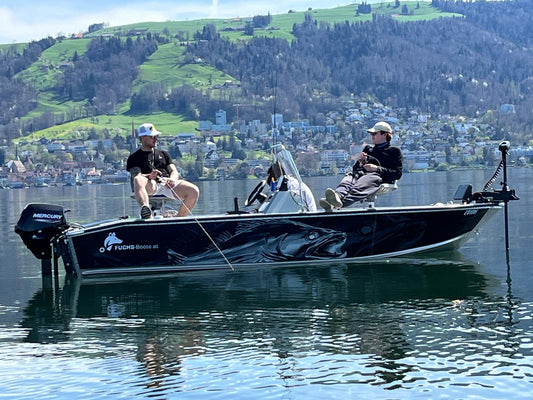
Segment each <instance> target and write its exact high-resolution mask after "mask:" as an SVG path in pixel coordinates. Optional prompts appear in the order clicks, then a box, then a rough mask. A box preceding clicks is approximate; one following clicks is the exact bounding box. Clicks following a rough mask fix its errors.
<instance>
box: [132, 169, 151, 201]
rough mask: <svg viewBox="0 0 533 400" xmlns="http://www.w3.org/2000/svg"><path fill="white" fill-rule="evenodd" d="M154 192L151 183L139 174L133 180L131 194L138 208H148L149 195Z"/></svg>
mask: <svg viewBox="0 0 533 400" xmlns="http://www.w3.org/2000/svg"><path fill="white" fill-rule="evenodd" d="M154 191H155V188H154V184H153V182H152V181H150V180H148V179H147V178H146V177H145V176H142V175H141V174H139V175H137V176H136V177H135V178H133V193H134V195H135V200H137V204H139V207H142V206H148V207H150V199H149V195H150V194H152V193H154Z"/></svg>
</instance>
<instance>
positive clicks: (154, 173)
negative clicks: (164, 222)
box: [126, 123, 199, 219]
mask: <svg viewBox="0 0 533 400" xmlns="http://www.w3.org/2000/svg"><path fill="white" fill-rule="evenodd" d="M137 133H138V136H139V139H140V141H141V147H140V148H139V149H137V150H136V151H135V152H133V153H132V154H130V156H129V157H128V161H127V165H126V169H127V170H128V171H129V172H130V174H131V176H132V179H133V192H134V194H135V200H137V203H138V204H139V206H140V207H141V213H140V214H141V218H142V219H149V218H151V217H152V210H151V209H150V199H149V196H152V195H157V194H163V195H165V196H167V197H170V198H176V199H178V200H182V204H181V206H180V209H179V210H178V217H184V216H186V215H188V214H189V213H190V212H191V210H192V209H193V208H194V206H195V205H196V202H197V201H198V196H199V190H198V187H197V186H196V185H194V184H192V183H190V182H187V181H185V180H183V179H180V175H179V172H178V170H177V169H176V165H175V164H174V162H173V161H172V157H171V156H170V154H169V153H168V151H166V150H158V149H156V148H155V147H156V145H157V139H158V138H159V135H160V134H161V133H160V132H158V131H157V130H156V129H155V127H154V125H152V124H149V123H145V124H142V125H141V126H139V129H137Z"/></svg>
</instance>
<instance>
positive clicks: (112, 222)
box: [63, 202, 502, 237]
mask: <svg viewBox="0 0 533 400" xmlns="http://www.w3.org/2000/svg"><path fill="white" fill-rule="evenodd" d="M472 208H476V209H478V208H479V209H500V208H502V205H501V204H500V203H494V202H493V203H464V204H458V203H446V204H435V205H418V206H397V207H373V208H345V209H340V210H336V211H333V212H324V211H312V212H287V213H270V214H263V213H242V214H209V215H199V216H187V217H165V218H151V219H148V220H142V219H140V218H129V217H128V218H124V217H118V218H116V219H107V220H104V221H99V222H94V223H91V224H89V225H81V224H75V225H72V226H70V227H69V228H68V229H67V230H65V232H64V233H63V235H65V236H68V237H70V236H72V237H74V236H79V235H83V234H85V233H86V232H88V231H91V232H92V231H95V230H100V229H107V228H108V227H110V226H129V225H145V224H150V225H152V224H153V225H169V224H178V225H182V224H190V223H193V224H198V223H200V224H202V223H215V222H217V221H222V220H223V221H234V220H237V221H242V220H246V219H257V218H264V219H272V218H279V217H284V218H316V217H319V218H334V217H339V216H351V215H372V214H375V215H382V214H391V213H394V214H397V213H400V214H410V213H418V212H442V211H456V210H458V209H472Z"/></svg>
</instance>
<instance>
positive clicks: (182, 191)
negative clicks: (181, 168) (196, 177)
mask: <svg viewBox="0 0 533 400" xmlns="http://www.w3.org/2000/svg"><path fill="white" fill-rule="evenodd" d="M173 191H174V194H175V196H176V198H178V199H181V200H182V205H181V206H180V209H179V210H178V217H185V216H187V215H189V213H190V212H191V211H192V209H193V208H194V206H195V205H196V202H197V201H198V196H199V195H200V190H199V189H198V187H197V186H196V185H195V184H193V183H190V182H187V181H181V182H179V183H178V184H177V185H176V186H175V187H174V189H173Z"/></svg>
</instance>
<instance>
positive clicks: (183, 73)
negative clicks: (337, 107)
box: [0, 1, 454, 138]
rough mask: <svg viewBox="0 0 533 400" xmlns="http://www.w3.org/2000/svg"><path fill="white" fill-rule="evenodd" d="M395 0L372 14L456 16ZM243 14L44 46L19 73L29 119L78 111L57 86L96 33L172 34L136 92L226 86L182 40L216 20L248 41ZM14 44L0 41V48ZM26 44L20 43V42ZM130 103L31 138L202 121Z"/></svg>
mask: <svg viewBox="0 0 533 400" xmlns="http://www.w3.org/2000/svg"><path fill="white" fill-rule="evenodd" d="M394 4H395V3H394V2H385V3H379V4H372V13H377V14H390V15H391V16H392V18H394V19H398V20H400V21H414V20H419V19H433V18H440V17H443V16H453V15H454V14H450V13H447V14H446V13H442V12H440V11H439V10H437V9H435V8H433V7H431V5H430V3H428V2H416V1H412V2H402V3H401V7H394ZM402 7H407V9H408V13H407V15H401V12H402ZM356 9H357V5H355V4H350V5H345V6H340V7H336V8H332V9H317V10H311V9H309V10H307V11H292V10H291V11H289V12H287V13H285V14H279V15H273V16H272V22H271V23H270V24H269V26H268V27H267V28H265V29H255V30H254V36H268V37H278V38H284V39H286V40H289V41H290V40H292V39H294V37H293V35H292V34H291V30H292V27H293V25H294V24H298V23H301V22H303V21H304V18H305V14H306V13H310V14H311V16H312V18H313V19H314V20H316V21H318V22H326V23H329V24H334V23H340V22H344V21H348V22H350V23H351V22H356V21H368V20H370V19H371V18H372V15H371V14H357V12H356ZM246 22H247V21H246V19H244V18H234V19H199V20H194V21H166V22H146V23H137V24H131V25H124V26H118V27H108V28H105V29H102V30H99V31H96V32H92V33H90V34H87V35H85V37H84V38H83V39H67V38H65V39H62V40H60V41H58V42H57V43H56V44H55V45H54V46H52V47H50V48H49V49H47V50H45V51H44V52H43V53H42V55H41V57H40V58H39V60H38V61H37V62H35V63H34V64H33V65H32V66H31V67H30V68H28V69H26V70H24V71H22V72H20V73H19V74H17V76H16V77H15V78H16V79H22V80H23V81H25V82H28V83H30V84H31V85H32V86H33V87H35V88H36V89H37V90H38V91H39V103H38V107H37V108H36V109H35V110H33V111H32V112H31V113H30V114H29V115H28V116H27V117H35V116H38V115H41V114H43V113H45V112H51V113H65V114H68V113H73V112H75V110H76V109H77V108H79V107H80V106H81V105H82V104H83V103H84V102H73V101H66V100H65V99H62V98H58V97H57V96H56V95H55V94H54V92H53V91H52V88H53V87H54V85H55V83H56V82H57V79H59V77H60V76H61V74H62V72H61V68H62V65H63V64H66V63H69V62H70V61H71V60H72V57H73V55H74V54H75V53H77V54H78V55H81V54H83V53H84V52H85V50H86V48H87V44H88V42H89V40H90V38H91V37H96V36H99V35H117V36H121V37H127V36H134V37H135V36H136V35H144V34H147V33H152V34H155V33H157V34H161V35H165V36H167V37H168V38H169V40H170V43H168V44H163V45H160V46H159V48H158V50H157V51H156V52H155V53H153V54H152V55H151V56H150V58H149V59H148V61H147V62H145V63H144V64H143V65H141V67H140V70H141V73H140V75H139V78H138V79H137V80H136V81H135V82H134V85H133V92H134V93H135V92H137V91H138V90H139V89H140V88H141V87H142V86H143V85H145V84H147V83H150V82H164V83H165V84H166V85H167V87H168V88H173V87H179V86H182V85H184V84H188V85H191V86H193V87H195V88H197V89H208V88H210V87H212V86H214V85H217V84H222V83H224V82H225V81H227V80H232V81H235V78H234V77H231V76H229V75H227V74H225V73H223V72H221V71H219V70H217V69H216V68H214V67H211V66H208V65H203V64H186V63H183V59H184V50H185V47H184V46H183V45H181V43H182V42H183V41H187V40H192V39H193V37H194V33H195V32H196V31H201V30H202V28H203V26H205V25H206V24H214V25H215V26H216V27H217V29H218V31H219V32H220V34H221V35H223V36H225V37H227V38H229V39H231V40H232V41H236V42H237V41H242V40H249V39H250V36H246V35H244V34H243V32H242V28H243V27H244V26H245V24H246ZM7 46H11V45H0V50H2V49H5V48H7ZM17 46H19V47H20V46H21V45H17ZM128 111H129V102H125V103H123V104H121V105H120V107H119V110H118V112H117V114H116V115H106V116H100V117H98V118H81V119H77V120H76V121H74V122H69V123H66V124H63V125H57V126H54V127H52V128H48V129H45V130H42V131H38V132H35V133H34V134H33V135H32V136H33V137H34V138H39V137H47V138H52V137H62V138H66V137H72V138H75V137H77V136H79V135H80V132H86V131H87V130H90V129H96V130H102V129H107V130H108V131H109V132H113V134H116V133H118V134H121V135H124V136H126V135H129V134H130V131H131V124H132V121H133V122H134V123H135V124H136V125H138V124H139V123H142V122H144V121H152V122H154V123H155V124H156V125H157V127H158V129H160V130H161V131H162V132H164V133H168V134H176V133H178V132H191V131H193V130H194V128H195V127H197V121H190V120H189V121H187V120H184V119H183V118H182V117H181V116H180V115H173V114H166V113H158V114H157V115H136V116H134V117H132V116H131V115H129V114H128Z"/></svg>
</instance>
